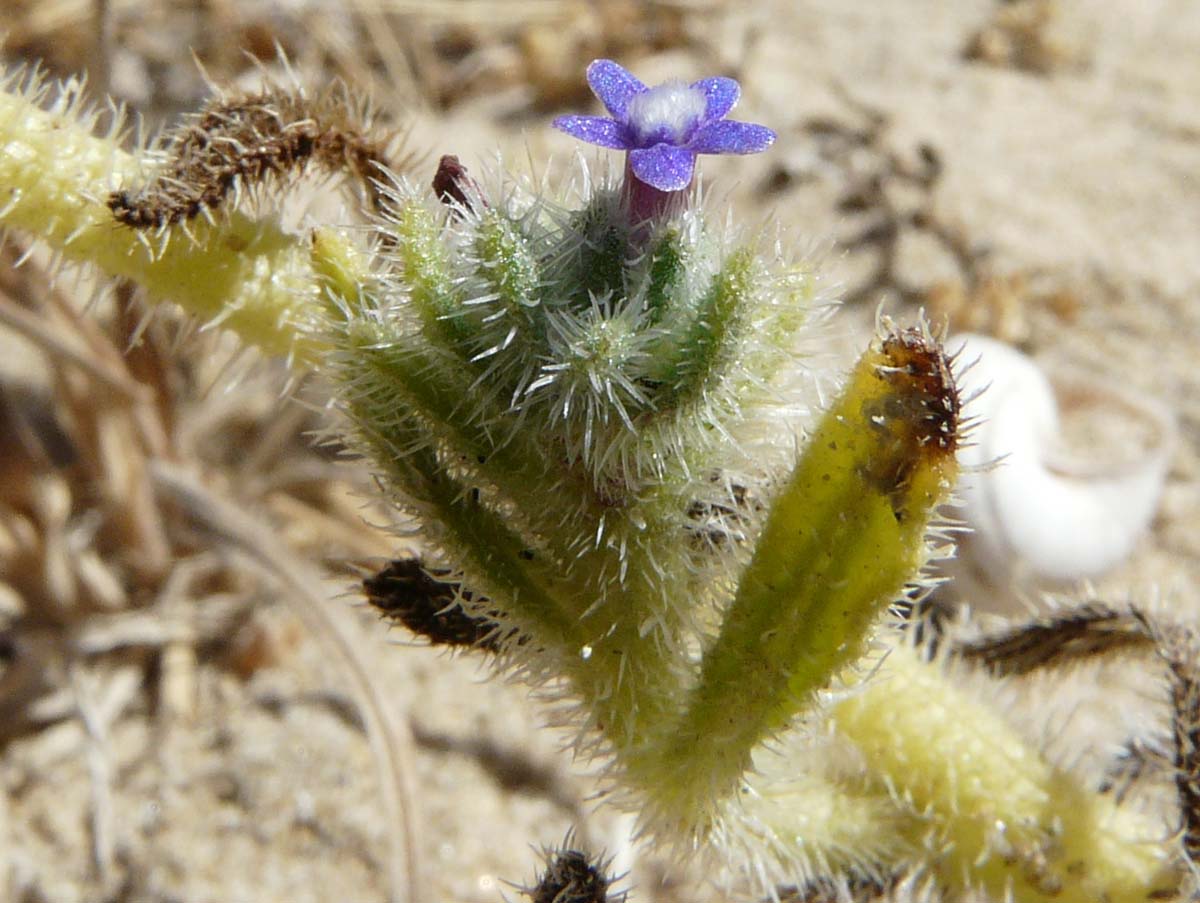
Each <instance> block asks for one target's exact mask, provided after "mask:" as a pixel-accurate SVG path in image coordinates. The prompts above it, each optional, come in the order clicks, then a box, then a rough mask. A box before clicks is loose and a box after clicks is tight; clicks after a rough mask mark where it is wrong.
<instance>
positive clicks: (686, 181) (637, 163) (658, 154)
mask: <svg viewBox="0 0 1200 903" xmlns="http://www.w3.org/2000/svg"><path fill="white" fill-rule="evenodd" d="M629 166H630V168H631V169H632V170H633V174H634V175H635V176H637V177H638V179H640V180H641V181H643V182H645V183H646V184H647V185H649V186H651V187H652V188H657V189H658V190H659V191H679V190H681V189H683V188H687V187H688V185H690V184H691V182H692V172H693V171H694V170H695V168H696V155H695V154H694V153H692V151H690V150H688V149H687V148H686V147H675V146H674V145H671V144H656V145H654V147H647V148H641V149H637V150H631V151H630V152H629Z"/></svg>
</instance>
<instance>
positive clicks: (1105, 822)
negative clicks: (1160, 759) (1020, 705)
mask: <svg viewBox="0 0 1200 903" xmlns="http://www.w3.org/2000/svg"><path fill="white" fill-rule="evenodd" d="M833 720H834V724H835V728H836V731H837V732H838V733H839V734H841V735H842V736H845V737H847V738H848V739H850V740H852V741H853V742H854V743H855V745H856V746H857V747H858V748H859V749H860V750H861V751H862V753H863V755H864V756H865V758H866V765H867V770H868V772H869V774H871V775H872V776H873V779H874V780H875V781H876V783H877V785H878V786H879V787H880V788H881V789H886V790H888V791H890V792H891V793H893V794H895V795H896V796H897V797H899V798H901V799H905V800H909V801H911V806H912V807H913V808H914V809H915V810H916V811H918V812H922V813H925V817H926V820H927V823H926V824H925V826H924V830H925V831H931V830H932V831H933V832H934V833H935V841H934V842H935V843H936V844H937V845H938V846H939V848H940V850H939V855H938V856H937V857H936V858H935V860H934V862H935V864H936V867H937V869H938V872H939V873H940V875H941V876H942V879H943V880H944V881H945V882H946V883H947V884H948V885H949V886H951V887H956V888H960V889H962V890H966V889H967V888H968V887H983V888H984V889H986V890H987V891H988V892H989V894H992V895H994V897H993V898H994V899H1005V898H1006V895H1011V899H1014V900H1017V901H1029V903H1045V901H1048V900H1051V899H1053V900H1056V901H1059V903H1094V901H1096V900H1107V901H1109V903H1133V901H1145V900H1148V899H1154V898H1155V896H1154V895H1155V893H1156V892H1159V893H1165V892H1167V891H1169V890H1170V889H1171V888H1172V887H1174V886H1175V885H1176V884H1177V882H1178V876H1177V875H1175V874H1173V870H1172V868H1171V866H1170V863H1169V859H1168V857H1167V854H1166V851H1165V849H1164V846H1163V843H1162V841H1163V839H1164V837H1165V835H1166V834H1167V832H1168V829H1167V827H1166V826H1164V825H1162V824H1159V823H1156V822H1154V821H1151V820H1149V819H1147V818H1146V817H1145V816H1144V815H1143V814H1142V813H1139V812H1136V811H1133V810H1130V809H1122V808H1119V807H1118V806H1117V804H1116V803H1115V802H1114V801H1113V800H1112V798H1110V797H1106V796H1100V795H1098V794H1095V793H1092V792H1090V791H1088V790H1086V789H1085V788H1084V787H1083V786H1082V785H1081V784H1080V783H1079V782H1078V781H1076V780H1075V779H1074V778H1073V777H1072V776H1070V775H1068V774H1066V773H1065V772H1062V771H1059V770H1057V769H1055V768H1053V767H1052V766H1051V765H1050V764H1049V763H1047V762H1046V761H1045V760H1044V759H1043V758H1042V757H1041V756H1040V755H1039V754H1038V753H1037V752H1036V751H1035V750H1034V749H1033V748H1032V747H1031V746H1030V745H1029V744H1028V743H1027V742H1026V741H1025V740H1024V739H1022V738H1021V737H1020V736H1019V735H1018V734H1017V733H1016V731H1014V730H1013V729H1012V728H1011V727H1009V726H1008V724H1006V723H1005V722H1004V721H1003V719H1001V718H1000V717H999V716H998V715H996V714H993V713H992V712H990V711H988V710H987V709H986V708H985V707H984V706H981V705H980V703H979V701H978V700H976V699H974V698H972V697H971V696H969V695H968V694H967V693H964V692H962V691H961V690H959V689H957V688H956V687H955V686H954V685H953V684H952V683H951V681H950V679H949V678H948V677H947V675H946V674H944V673H942V672H941V671H940V670H939V667H938V666H937V665H930V664H926V663H924V662H922V661H920V659H919V658H918V656H917V655H916V653H915V652H914V651H913V650H912V649H911V648H908V647H907V646H903V645H901V646H898V647H896V648H894V649H892V650H891V651H890V652H889V653H888V657H887V659H886V661H885V662H884V664H883V666H882V667H881V669H880V673H879V674H876V675H874V676H872V677H871V678H870V679H869V680H866V681H864V682H863V683H862V685H861V686H860V687H858V688H857V689H856V691H855V692H853V693H851V694H850V695H848V696H847V698H845V699H844V700H843V701H842V702H840V703H839V704H838V705H837V706H836V707H835V709H834V712H833Z"/></svg>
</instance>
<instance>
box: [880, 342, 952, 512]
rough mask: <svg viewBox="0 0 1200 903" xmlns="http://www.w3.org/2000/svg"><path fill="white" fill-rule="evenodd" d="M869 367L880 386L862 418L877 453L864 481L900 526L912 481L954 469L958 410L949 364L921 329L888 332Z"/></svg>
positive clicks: (908, 500) (909, 502)
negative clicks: (884, 498)
mask: <svg viewBox="0 0 1200 903" xmlns="http://www.w3.org/2000/svg"><path fill="white" fill-rule="evenodd" d="M872 363H873V365H874V376H875V379H876V380H878V382H879V384H882V385H881V386H880V390H879V391H874V392H872V397H871V398H870V400H869V401H867V402H865V403H864V405H863V409H862V413H863V416H864V418H865V419H866V422H867V423H868V424H869V426H870V428H871V430H872V431H873V432H874V433H875V434H876V436H875V439H876V442H877V447H878V449H879V453H878V454H876V455H874V456H873V458H872V460H871V462H870V464H869V465H867V466H866V468H865V469H864V473H863V477H864V478H865V479H867V480H868V481H870V482H871V484H872V485H873V486H874V487H876V488H877V489H878V490H879V491H880V492H883V493H886V494H888V495H889V496H891V498H892V503H893V507H894V509H895V513H896V518H897V519H898V520H901V521H903V520H904V519H906V518H907V517H908V515H909V508H910V504H911V502H912V500H911V499H910V498H909V493H910V490H911V489H912V488H913V485H914V484H913V480H914V476H915V475H916V474H917V473H918V472H919V471H928V470H930V469H931V468H932V469H933V470H941V469H943V468H944V465H946V464H947V463H950V464H952V463H953V461H954V452H955V450H956V449H957V448H958V442H959V430H960V416H961V407H962V406H961V403H960V401H959V396H958V388H957V387H956V385H955V382H954V374H953V371H952V368H951V360H950V358H949V357H948V356H947V354H946V352H945V350H944V349H943V348H942V345H941V343H940V342H939V341H938V340H937V338H935V337H934V336H933V335H932V334H931V333H930V331H929V329H928V327H926V326H924V325H922V326H920V327H917V328H912V329H898V330H891V331H889V333H888V334H887V335H886V337H885V338H884V339H883V341H882V344H881V345H880V347H879V351H878V353H877V354H876V355H875V357H874V360H873V362H872ZM918 495H921V494H920V493H918ZM922 498H923V497H922ZM918 504H924V501H923V500H922V499H920V498H919V499H918Z"/></svg>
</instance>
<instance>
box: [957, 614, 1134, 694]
mask: <svg viewBox="0 0 1200 903" xmlns="http://www.w3.org/2000/svg"><path fill="white" fill-rule="evenodd" d="M1150 642H1151V637H1150V634H1149V633H1148V632H1147V628H1146V622H1145V621H1144V619H1143V618H1141V617H1140V616H1138V615H1137V614H1135V613H1134V612H1132V611H1130V610H1121V609H1119V608H1115V607H1112V606H1109V605H1105V604H1103V603H1100V602H1091V603H1088V604H1086V605H1081V606H1079V607H1077V608H1071V609H1067V610H1065V611H1063V612H1061V613H1057V614H1054V615H1051V616H1049V617H1045V618H1038V619H1037V620H1034V621H1030V622H1029V623H1027V624H1020V625H1017V626H1015V627H1013V628H1012V629H1010V630H1006V631H1004V632H1002V633H999V634H995V635H993V636H985V637H980V638H978V639H973V640H969V641H966V642H963V643H961V644H960V645H958V646H957V647H956V648H955V649H954V654H956V655H958V656H959V657H961V658H962V659H964V660H965V661H968V662H971V663H973V664H979V665H983V666H984V667H985V668H987V669H988V670H989V671H990V672H992V674H994V675H995V676H997V677H1007V676H1012V675H1020V674H1028V673H1030V672H1031V671H1036V670H1038V669H1040V668H1049V667H1057V666H1061V665H1067V664H1071V663H1074V662H1078V661H1082V660H1084V659H1087V658H1092V657H1094V656H1098V655H1107V654H1109V653H1112V652H1118V651H1122V650H1126V649H1134V648H1138V647H1142V648H1146V647H1148V646H1149V644H1150Z"/></svg>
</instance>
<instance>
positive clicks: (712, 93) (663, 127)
mask: <svg viewBox="0 0 1200 903" xmlns="http://www.w3.org/2000/svg"><path fill="white" fill-rule="evenodd" d="M587 80H588V84H589V85H591V87H592V91H593V92H594V93H595V95H596V96H597V97H598V98H600V101H601V102H602V103H603V104H604V106H605V108H606V109H607V110H608V112H609V114H610V115H611V117H612V118H611V119H610V118H607V117H604V116H559V117H558V118H557V119H555V120H554V127H555V128H558V129H561V130H562V131H564V132H566V133H567V134H568V135H574V136H575V137H576V138H578V139H580V140H581V141H587V142H589V143H590V144H598V145H600V146H601V147H611V148H614V149H616V150H623V151H628V153H629V157H628V160H629V169H630V170H631V171H632V172H633V175H634V176H635V177H636V178H637V179H638V180H639V181H641V182H644V183H646V184H647V185H649V186H651V187H652V188H656V189H658V190H659V191H680V190H682V189H684V188H687V186H688V185H690V184H691V181H692V173H693V171H694V170H695V167H696V154H756V153H758V152H759V151H762V150H766V149H767V148H768V147H769V146H770V145H771V143H772V142H773V141H774V140H775V133H774V132H773V131H771V130H770V129H769V128H767V127H766V126H762V125H754V124H752V123H749V122H736V121H732V120H727V119H725V116H726V115H727V114H728V113H729V111H730V110H732V109H733V106H734V104H736V103H737V101H738V96H739V95H740V94H741V89H740V88H739V87H738V83H737V82H736V81H734V80H733V79H732V78H703V79H701V80H700V81H698V82H692V83H691V84H690V85H689V84H685V83H684V82H681V81H669V82H664V83H663V84H661V85H657V86H655V87H653V88H647V87H646V86H645V85H643V84H642V83H641V82H640V81H638V80H637V79H636V78H635V77H634V76H633V75H632V74H630V72H629V71H628V70H626V69H625V68H624V67H622V66H620V65H618V64H617V63H614V62H613V61H612V60H596V61H595V62H593V63H592V64H591V65H590V66H588V68H587Z"/></svg>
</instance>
